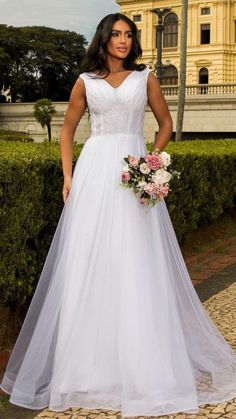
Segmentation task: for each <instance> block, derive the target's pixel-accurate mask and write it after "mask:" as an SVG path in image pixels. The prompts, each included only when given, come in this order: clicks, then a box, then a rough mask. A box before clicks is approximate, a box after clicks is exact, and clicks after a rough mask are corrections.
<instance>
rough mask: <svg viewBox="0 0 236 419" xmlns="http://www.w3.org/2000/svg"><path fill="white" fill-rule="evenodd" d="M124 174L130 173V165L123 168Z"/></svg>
mask: <svg viewBox="0 0 236 419" xmlns="http://www.w3.org/2000/svg"><path fill="white" fill-rule="evenodd" d="M123 172H129V165H128V164H126V165H125V166H124V167H123Z"/></svg>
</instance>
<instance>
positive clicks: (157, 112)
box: [147, 72, 173, 151]
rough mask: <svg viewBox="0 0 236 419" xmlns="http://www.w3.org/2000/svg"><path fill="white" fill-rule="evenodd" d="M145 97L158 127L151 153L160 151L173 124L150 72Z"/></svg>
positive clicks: (156, 80) (158, 85) (159, 88)
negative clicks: (156, 150)
mask: <svg viewBox="0 0 236 419" xmlns="http://www.w3.org/2000/svg"><path fill="white" fill-rule="evenodd" d="M147 95H148V104H149V106H150V108H151V110H152V112H153V114H154V116H155V118H156V120H157V122H158V125H159V131H158V133H157V134H156V135H155V141H154V143H153V146H152V150H151V151H153V150H154V149H155V148H158V149H159V150H160V151H162V150H163V149H164V148H165V146H166V144H167V143H168V141H169V139H170V137H171V134H172V130H173V122H172V118H171V115H170V111H169V108H168V105H167V103H166V100H165V98H164V95H163V93H162V91H161V86H160V82H159V80H158V79H157V78H156V77H155V76H154V74H153V73H151V72H150V73H149V74H148V81H147Z"/></svg>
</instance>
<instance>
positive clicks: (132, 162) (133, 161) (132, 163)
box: [128, 156, 138, 167]
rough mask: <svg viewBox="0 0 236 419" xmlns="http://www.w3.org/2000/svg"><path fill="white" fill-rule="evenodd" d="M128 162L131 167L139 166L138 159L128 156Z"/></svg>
mask: <svg viewBox="0 0 236 419" xmlns="http://www.w3.org/2000/svg"><path fill="white" fill-rule="evenodd" d="M128 160H129V164H130V166H133V167H136V166H138V159H136V157H133V156H128Z"/></svg>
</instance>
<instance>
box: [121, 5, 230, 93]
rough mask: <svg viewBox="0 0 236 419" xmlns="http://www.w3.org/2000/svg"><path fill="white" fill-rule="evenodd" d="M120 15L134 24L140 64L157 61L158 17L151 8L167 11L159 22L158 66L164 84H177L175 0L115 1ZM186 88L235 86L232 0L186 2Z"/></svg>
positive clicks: (177, 10)
mask: <svg viewBox="0 0 236 419" xmlns="http://www.w3.org/2000/svg"><path fill="white" fill-rule="evenodd" d="M116 2H117V3H118V4H119V5H120V12H121V13H123V14H125V15H127V16H128V17H129V18H131V19H132V20H133V21H134V22H135V23H136V25H137V27H138V30H139V35H140V40H141V46H142V49H143V57H142V60H141V62H144V63H145V64H147V65H148V66H149V67H150V68H154V67H155V64H156V61H157V49H156V31H157V23H158V17H157V15H156V14H154V13H152V12H151V10H152V9H154V8H160V9H164V8H170V11H169V12H168V13H167V14H166V15H165V17H164V19H163V25H164V28H163V32H162V64H163V65H164V66H166V67H164V70H163V81H162V84H165V85H176V84H178V79H179V77H178V75H179V65H180V34H181V4H182V2H181V1H179V0H172V1H168V0H161V1H148V0H146V1H145V0H116ZM186 82H187V85H195V84H202V83H203V84H223V83H236V0H212V1H198V0H189V6H188V33H187V80H186Z"/></svg>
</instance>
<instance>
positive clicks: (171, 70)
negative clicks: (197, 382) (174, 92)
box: [160, 65, 178, 86]
mask: <svg viewBox="0 0 236 419" xmlns="http://www.w3.org/2000/svg"><path fill="white" fill-rule="evenodd" d="M162 71H163V72H162V77H161V80H160V82H161V84H162V85H164V86H170V85H172V86H173V85H175V86H176V85H178V70H177V68H176V67H175V66H174V65H168V67H166V68H164V69H163V70H162Z"/></svg>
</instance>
